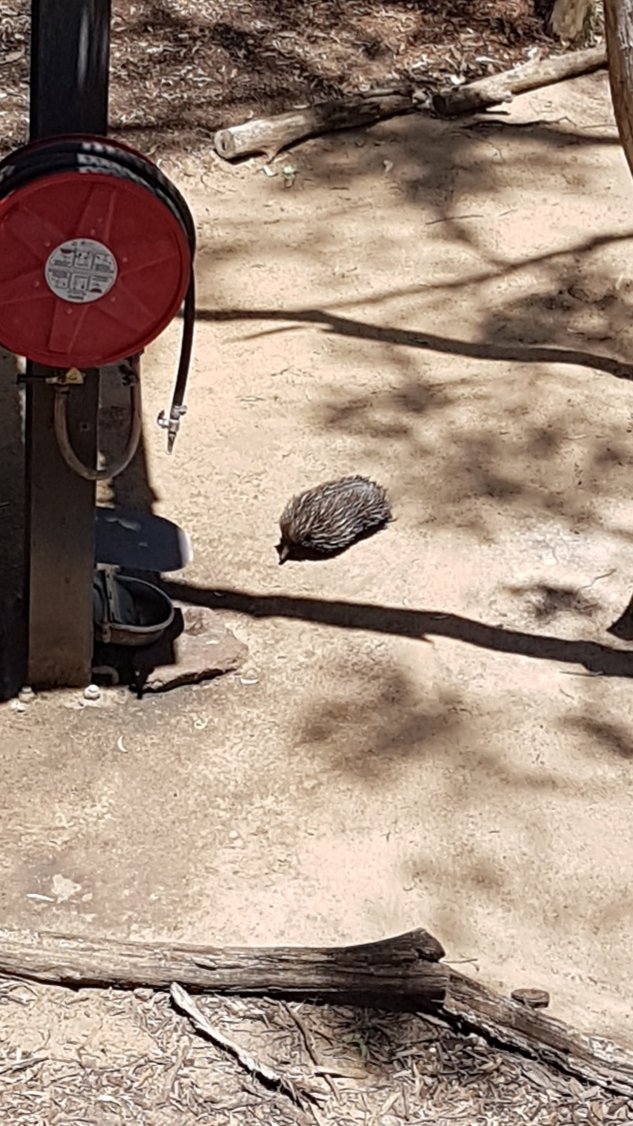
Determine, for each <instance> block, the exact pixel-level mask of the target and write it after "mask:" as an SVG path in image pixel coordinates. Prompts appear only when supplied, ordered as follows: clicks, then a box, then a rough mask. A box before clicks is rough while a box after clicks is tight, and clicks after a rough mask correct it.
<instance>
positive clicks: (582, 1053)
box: [440, 970, 633, 1098]
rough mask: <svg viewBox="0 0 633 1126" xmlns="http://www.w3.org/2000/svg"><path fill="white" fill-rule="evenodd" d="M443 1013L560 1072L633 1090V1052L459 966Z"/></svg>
mask: <svg viewBox="0 0 633 1126" xmlns="http://www.w3.org/2000/svg"><path fill="white" fill-rule="evenodd" d="M440 1014H441V1015H442V1014H443V1015H446V1016H447V1017H448V1018H449V1019H450V1018H453V1019H457V1022H458V1023H461V1024H464V1025H466V1026H467V1027H469V1028H471V1029H473V1030H474V1031H476V1032H478V1033H479V1034H480V1035H483V1036H485V1037H486V1039H488V1040H491V1041H492V1042H493V1043H497V1044H500V1045H502V1046H504V1047H506V1048H513V1049H515V1050H517V1051H519V1052H523V1053H525V1054H526V1055H528V1056H530V1057H531V1058H532V1059H536V1060H538V1061H539V1062H540V1063H544V1064H547V1065H548V1066H549V1067H553V1068H555V1069H556V1070H557V1071H562V1072H566V1073H567V1074H568V1075H572V1076H574V1077H575V1078H577V1079H582V1080H584V1081H585V1082H588V1083H591V1084H597V1085H598V1086H599V1087H601V1088H603V1089H604V1090H608V1091H615V1092H617V1094H621V1095H627V1096H628V1097H629V1098H630V1097H631V1096H632V1095H633V1052H629V1051H628V1050H627V1049H625V1048H623V1047H620V1046H618V1045H617V1044H614V1043H613V1041H612V1040H607V1039H605V1038H604V1037H601V1036H588V1035H586V1034H585V1033H583V1032H576V1031H575V1030H574V1029H572V1028H570V1027H569V1026H568V1025H566V1024H563V1022H562V1021H559V1020H555V1019H554V1018H553V1017H548V1016H545V1014H544V1013H543V1012H542V1011H541V1010H539V1009H537V1008H532V1007H531V1006H529V1005H524V1004H521V1003H519V1002H518V1001H510V1000H508V999H507V998H506V997H501V996H499V995H498V994H496V993H493V991H492V990H491V989H487V988H486V986H484V985H481V983H480V982H478V981H473V980H472V978H469V977H465V976H464V975H463V974H460V973H458V972H457V971H455V970H451V971H450V976H449V984H448V989H447V992H446V997H445V1000H444V1003H443V1006H441V1008H440Z"/></svg>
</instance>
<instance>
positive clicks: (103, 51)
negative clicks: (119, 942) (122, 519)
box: [26, 0, 110, 687]
mask: <svg viewBox="0 0 633 1126" xmlns="http://www.w3.org/2000/svg"><path fill="white" fill-rule="evenodd" d="M109 54H110V0H32V3H31V103H30V137H31V140H36V139H40V138H42V137H50V136H54V135H58V134H60V133H99V134H105V133H106V132H107V126H108V65H109ZM47 374H50V373H49V372H48V371H47V369H46V368H40V367H34V366H30V365H29V370H27V389H26V506H27V509H26V539H27V542H26V584H27V590H26V605H27V608H28V680H29V683H30V684H32V685H33V686H35V687H54V686H69V687H70V686H74V685H79V686H81V685H85V684H88V683H89V681H90V673H91V664H92V648H93V622H92V581H93V572H94V554H95V485H94V484H93V483H92V482H90V481H85V480H84V479H83V478H81V477H78V476H76V475H75V474H74V473H73V472H72V471H71V470H70V469H69V468H68V466H67V465H66V463H65V461H64V460H63V458H62V456H61V454H60V452H59V448H58V445H57V439H56V437H55V433H54V430H53V398H54V391H53V387H52V386H51V385H50V384H48V383H46V381H45V377H46V375H47ZM34 377H35V378H34ZM37 377H42V378H37ZM99 380H100V376H99V372H98V371H91V372H88V373H87V376H86V381H85V383H84V385H83V386H80V387H73V388H72V389H71V391H70V403H69V423H70V428H71V439H72V443H73V446H74V448H75V450H76V452H77V454H78V455H79V456H80V458H81V459H82V460H83V461H84V463H86V464H89V465H90V464H92V465H95V464H96V458H97V451H98V413H99Z"/></svg>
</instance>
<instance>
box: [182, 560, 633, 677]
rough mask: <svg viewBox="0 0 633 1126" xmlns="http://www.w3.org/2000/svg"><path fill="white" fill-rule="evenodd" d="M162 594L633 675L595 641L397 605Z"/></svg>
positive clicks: (200, 591) (220, 591)
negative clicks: (534, 632)
mask: <svg viewBox="0 0 633 1126" xmlns="http://www.w3.org/2000/svg"><path fill="white" fill-rule="evenodd" d="M163 589H164V590H165V591H166V592H167V594H169V595H170V597H172V598H176V599H179V600H181V601H183V602H189V603H191V604H192V605H195V606H208V607H210V608H211V609H214V610H218V609H221V610H231V611H234V612H237V613H241V614H246V615H248V616H249V617H253V618H274V617H277V618H290V619H300V620H302V621H307V622H320V623H322V624H323V625H329V626H335V627H337V628H339V629H351V630H363V631H370V632H372V633H384V634H390V635H393V636H396V637H410V638H414V639H415V640H417V641H427V640H428V639H429V638H431V637H445V638H451V639H453V640H456V641H464V642H466V643H467V644H470V645H473V646H474V647H476V648H481V649H488V650H491V651H496V652H502V653H511V654H514V655H516V656H523V657H532V658H534V659H536V660H545V661H557V662H559V663H561V664H574V665H579V666H581V667H583V668H585V669H587V671H588V672H590V673H592V674H595V675H600V676H610V677H627V678H628V677H630V676H633V653H629V652H627V651H624V650H620V649H614V648H612V647H610V646H608V645H600V644H598V643H597V642H594V641H575V640H567V639H564V638H557V637H552V636H550V635H547V634H542V635H539V634H530V633H526V632H524V631H521V630H513V629H505V628H502V627H499V626H490V625H487V624H485V623H484V622H478V621H475V620H474V619H471V618H465V617H462V616H460V615H459V614H447V613H444V612H443V611H441V610H403V609H401V608H400V607H396V606H371V605H369V604H363V603H357V602H337V601H326V600H324V599H319V598H292V597H286V596H284V595H266V594H255V593H252V592H248V591H240V590H232V589H230V588H227V587H214V588H211V589H205V588H199V587H195V586H191V585H188V584H187V583H168V582H165V583H163Z"/></svg>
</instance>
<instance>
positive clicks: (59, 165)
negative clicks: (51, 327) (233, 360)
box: [0, 134, 196, 480]
mask: <svg viewBox="0 0 633 1126" xmlns="http://www.w3.org/2000/svg"><path fill="white" fill-rule="evenodd" d="M62 172H77V173H80V174H84V175H85V174H88V175H89V174H90V173H91V172H99V173H101V174H105V175H108V176H113V177H116V178H118V179H122V180H128V181H132V182H133V183H136V184H138V185H139V186H141V187H142V188H144V189H146V190H147V191H149V192H151V193H152V195H154V196H155V197H156V198H157V199H159V200H160V201H161V202H162V203H163V204H164V205H165V207H167V208H168V209H169V210H170V211H171V213H172V215H174V216H175V218H176V219H177V221H178V222H179V223H180V225H181V227H182V229H183V231H184V233H185V236H186V239H187V243H188V246H189V250H190V253H191V268H190V274H189V282H188V287H187V291H186V294H185V299H184V306H183V324H182V337H181V345H180V357H179V361H178V368H177V372H176V380H175V384H174V390H173V394H172V399H171V406H170V409H169V414H168V415H167V416H166V415H165V412H164V411H162V412H161V414H160V415H159V417H158V424H159V425H160V426H161V427H162V428H163V429H166V430H167V452H168V453H171V452H172V450H173V447H174V442H175V440H176V435H177V433H178V429H179V426H180V420H181V418H182V416H183V415H184V414H185V412H186V407H185V403H184V400H185V392H186V388H187V378H188V374H189V367H190V363H191V351H192V346H193V331H194V322H195V282H194V271H193V262H194V256H195V251H196V231H195V225H194V221H193V218H192V215H191V212H190V210H189V207H188V206H187V203H186V201H185V199H184V198H183V196H182V195H181V194H180V192H179V191H178V189H177V188H176V187H175V186H174V184H172V183H171V181H170V180H169V179H168V178H167V177H166V176H165V175H164V174H163V173H162V172H161V171H160V169H159V168H157V167H156V165H155V164H153V163H152V162H151V161H149V160H148V159H147V158H146V157H144V156H143V155H142V154H141V153H138V152H136V151H135V150H134V149H132V148H129V147H128V146H127V145H124V144H122V143H121V142H119V141H117V142H110V141H108V140H107V139H105V138H103V137H93V136H87V135H83V134H69V135H64V136H58V137H50V138H45V139H44V140H40V141H35V142H32V143H31V144H28V145H25V146H23V147H22V148H20V149H17V150H16V151H15V152H13V153H11V154H10V156H8V157H6V158H5V159H4V160H2V161H0V200H2V199H4V198H6V197H7V196H8V195H10V194H11V193H12V192H14V191H16V190H17V189H19V188H21V187H24V186H25V185H27V184H31V183H33V182H34V181H35V180H38V179H42V178H44V177H50V176H53V175H55V173H62ZM122 358H123V357H122ZM64 390H65V389H64V387H63V386H61V385H60V386H58V388H57V391H58V394H56V398H55V427H56V433H57V438H58V441H59V444H60V450H61V452H62V455H63V456H64V459H65V460H66V461H67V464H68V465H69V466H70V468H71V469H73V470H74V471H75V472H77V473H80V475H81V476H84V477H88V478H89V479H90V480H100V479H103V477H104V476H105V475H109V476H113V475H115V474H114V473H113V469H112V468H111V469H109V470H106V469H103V470H96V469H91V468H89V467H87V466H84V465H83V463H82V462H80V461H79V459H78V458H77V457H76V455H75V454H74V452H73V451H72V448H71V446H70V442H69V440H68V425H67V414H66V406H67V400H68V396H67V394H65V393H64ZM130 400H131V402H130V409H131V420H130V431H129V435H128V442H127V444H126V450H125V453H124V455H123V457H122V459H121V460H120V462H119V463H118V465H117V466H116V467H113V468H114V469H115V470H116V472H117V473H120V472H121V471H122V469H123V468H125V466H126V465H128V464H129V462H130V461H131V459H132V457H133V456H134V452H135V450H136V445H138V441H139V438H140V432H141V431H140V388H139V385H138V377H137V378H136V379H134V377H132V380H131V382H130ZM133 441H135V443H136V445H134V449H131V443H132V442H133ZM130 451H131V452H130Z"/></svg>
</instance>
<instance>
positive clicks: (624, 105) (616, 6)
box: [604, 0, 633, 173]
mask: <svg viewBox="0 0 633 1126" xmlns="http://www.w3.org/2000/svg"><path fill="white" fill-rule="evenodd" d="M604 23H605V37H606V40H607V56H608V60H609V84H610V86H611V99H612V101H613V112H614V114H615V120H616V123H617V126H618V133H619V134H620V141H621V144H622V148H623V149H624V155H625V157H626V159H627V161H628V165H629V169H630V170H631V172H632V173H633V3H632V2H631V0H604Z"/></svg>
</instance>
